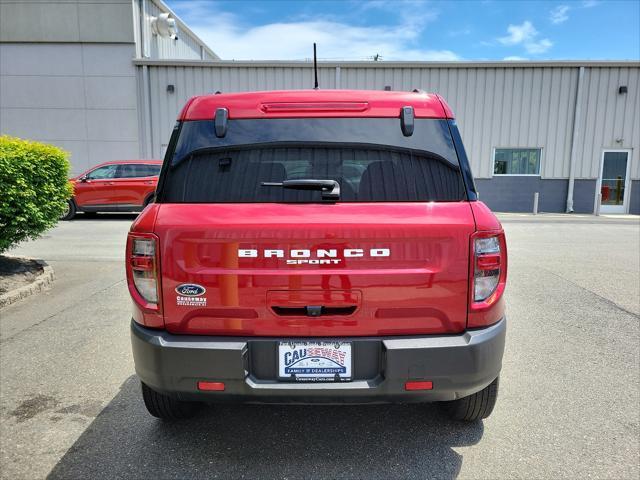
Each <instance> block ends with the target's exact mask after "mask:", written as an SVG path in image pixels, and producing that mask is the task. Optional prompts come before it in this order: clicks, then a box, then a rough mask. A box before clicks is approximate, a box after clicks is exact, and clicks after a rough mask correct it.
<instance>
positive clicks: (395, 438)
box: [48, 376, 483, 479]
mask: <svg viewBox="0 0 640 480" xmlns="http://www.w3.org/2000/svg"><path fill="white" fill-rule="evenodd" d="M482 434H483V424H482V422H476V423H471V424H465V423H457V422H451V421H449V420H448V419H447V418H446V417H445V416H444V415H442V414H441V413H440V409H439V408H437V407H436V406H434V405H376V406H290V405H288V406H275V405H274V406H265V405H245V406H241V405H217V406H205V407H203V409H202V410H201V411H200V412H199V413H198V415H197V416H196V417H194V418H192V419H189V420H185V421H180V422H176V423H167V422H163V421H160V420H157V419H155V418H153V417H151V416H149V415H148V414H147V412H146V410H145V408H144V405H143V403H142V398H141V395H140V385H139V382H138V379H137V377H135V376H131V377H130V378H128V379H127V380H126V381H125V382H124V383H123V385H122V387H121V390H120V392H119V393H118V394H117V395H116V396H115V398H114V399H113V400H112V401H111V402H110V403H109V405H107V406H106V407H105V408H104V409H103V410H102V412H101V413H100V414H99V415H98V416H97V417H96V418H95V420H94V421H93V422H92V423H91V425H89V427H88V428H87V429H86V430H85V432H84V433H83V434H82V435H81V436H80V438H78V440H77V441H76V442H75V444H74V445H73V446H72V447H71V448H70V449H69V450H68V451H67V452H66V454H65V455H64V457H62V459H61V460H60V461H59V462H58V464H57V465H56V466H55V467H54V469H53V470H52V471H51V473H50V474H49V477H48V478H49V479H63V478H64V479H70V478H92V479H101V478H109V479H111V478H212V477H220V478H239V477H243V478H385V479H387V478H415V477H420V478H455V477H456V476H457V475H458V473H459V472H460V468H461V466H462V456H461V455H459V454H458V453H456V452H455V451H454V450H453V449H452V447H461V446H468V445H474V444H476V443H478V442H479V441H480V439H481V438H482Z"/></svg>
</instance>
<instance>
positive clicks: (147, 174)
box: [60, 160, 162, 220]
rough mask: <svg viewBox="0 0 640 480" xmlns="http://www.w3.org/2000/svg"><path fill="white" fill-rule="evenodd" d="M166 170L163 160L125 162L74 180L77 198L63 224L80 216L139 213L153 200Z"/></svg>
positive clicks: (102, 166)
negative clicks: (163, 168)
mask: <svg viewBox="0 0 640 480" xmlns="http://www.w3.org/2000/svg"><path fill="white" fill-rule="evenodd" d="M161 168H162V161H160V160H121V161H117V162H106V163H101V164H100V165H97V166H95V167H93V168H91V169H89V170H87V171H86V172H84V173H82V174H80V175H78V176H77V177H74V178H72V179H70V180H69V181H70V182H71V183H72V184H73V197H72V198H71V199H70V200H69V202H68V206H67V209H66V210H65V211H64V212H63V213H62V215H61V216H60V218H61V219H62V220H71V219H72V218H73V217H74V216H75V214H76V213H77V212H87V213H94V212H139V211H141V210H142V209H143V208H144V207H146V206H147V205H148V204H149V203H150V202H151V201H152V200H153V195H154V193H155V191H156V185H157V183H158V175H159V174H160V169H161Z"/></svg>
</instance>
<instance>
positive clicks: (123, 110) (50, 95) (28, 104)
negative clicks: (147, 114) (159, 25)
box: [0, 0, 218, 172]
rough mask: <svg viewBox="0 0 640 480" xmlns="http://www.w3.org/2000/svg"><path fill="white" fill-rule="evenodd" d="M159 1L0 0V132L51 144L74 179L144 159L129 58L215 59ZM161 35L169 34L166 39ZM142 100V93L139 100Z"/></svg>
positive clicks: (137, 85) (137, 88) (138, 71)
mask: <svg viewBox="0 0 640 480" xmlns="http://www.w3.org/2000/svg"><path fill="white" fill-rule="evenodd" d="M163 13H169V14H170V17H172V18H174V19H175V18H176V17H175V15H173V14H172V13H171V12H170V10H169V8H168V7H167V6H166V5H165V4H164V3H162V2H161V1H160V0H134V1H132V0H39V1H33V0H0V132H1V133H3V134H9V135H15V136H18V137H23V138H30V139H33V140H39V141H43V142H48V143H53V144H56V145H58V146H60V147H62V148H64V149H66V150H67V151H69V152H70V153H71V162H72V167H73V171H74V172H81V171H83V170H85V169H86V168H88V167H89V166H92V165H95V164H97V163H100V162H103V161H107V160H114V159H132V158H140V157H144V156H145V150H144V149H143V148H142V145H143V143H142V141H141V140H142V139H143V138H145V137H144V136H145V134H146V133H145V132H146V131H145V128H146V124H145V123H144V116H142V115H141V114H142V113H143V110H142V109H141V107H140V105H141V100H142V97H143V95H144V92H143V89H142V88H141V87H142V85H144V82H143V79H142V77H141V75H142V74H143V71H144V69H143V68H140V67H137V66H135V65H134V63H133V60H134V59H136V58H149V59H177V58H179V59H207V60H211V59H217V58H218V57H217V56H216V55H215V54H214V53H213V52H212V51H211V50H210V49H209V48H208V47H207V46H206V45H204V43H203V42H202V41H200V39H198V37H196V36H195V35H194V34H193V33H192V32H191V31H190V30H189V29H188V28H187V26H186V25H184V24H183V23H182V22H181V21H180V20H179V19H176V25H175V27H176V30H177V33H176V37H177V38H171V36H170V35H166V34H165V35H164V36H163V35H161V34H157V33H155V32H154V28H153V27H152V22H153V20H154V19H157V18H160V16H161V14H163ZM164 33H169V32H164ZM147 94H148V92H147Z"/></svg>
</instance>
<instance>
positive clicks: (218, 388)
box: [198, 382, 224, 392]
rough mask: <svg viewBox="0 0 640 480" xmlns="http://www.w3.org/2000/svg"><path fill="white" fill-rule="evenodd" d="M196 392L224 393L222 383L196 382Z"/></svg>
mask: <svg viewBox="0 0 640 480" xmlns="http://www.w3.org/2000/svg"><path fill="white" fill-rule="evenodd" d="M198 390H204V391H205V392H222V391H224V383H222V382H198Z"/></svg>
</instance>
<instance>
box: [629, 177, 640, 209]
mask: <svg viewBox="0 0 640 480" xmlns="http://www.w3.org/2000/svg"><path fill="white" fill-rule="evenodd" d="M629 213H633V214H635V215H640V180H634V181H633V182H631V199H630V203H629Z"/></svg>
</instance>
